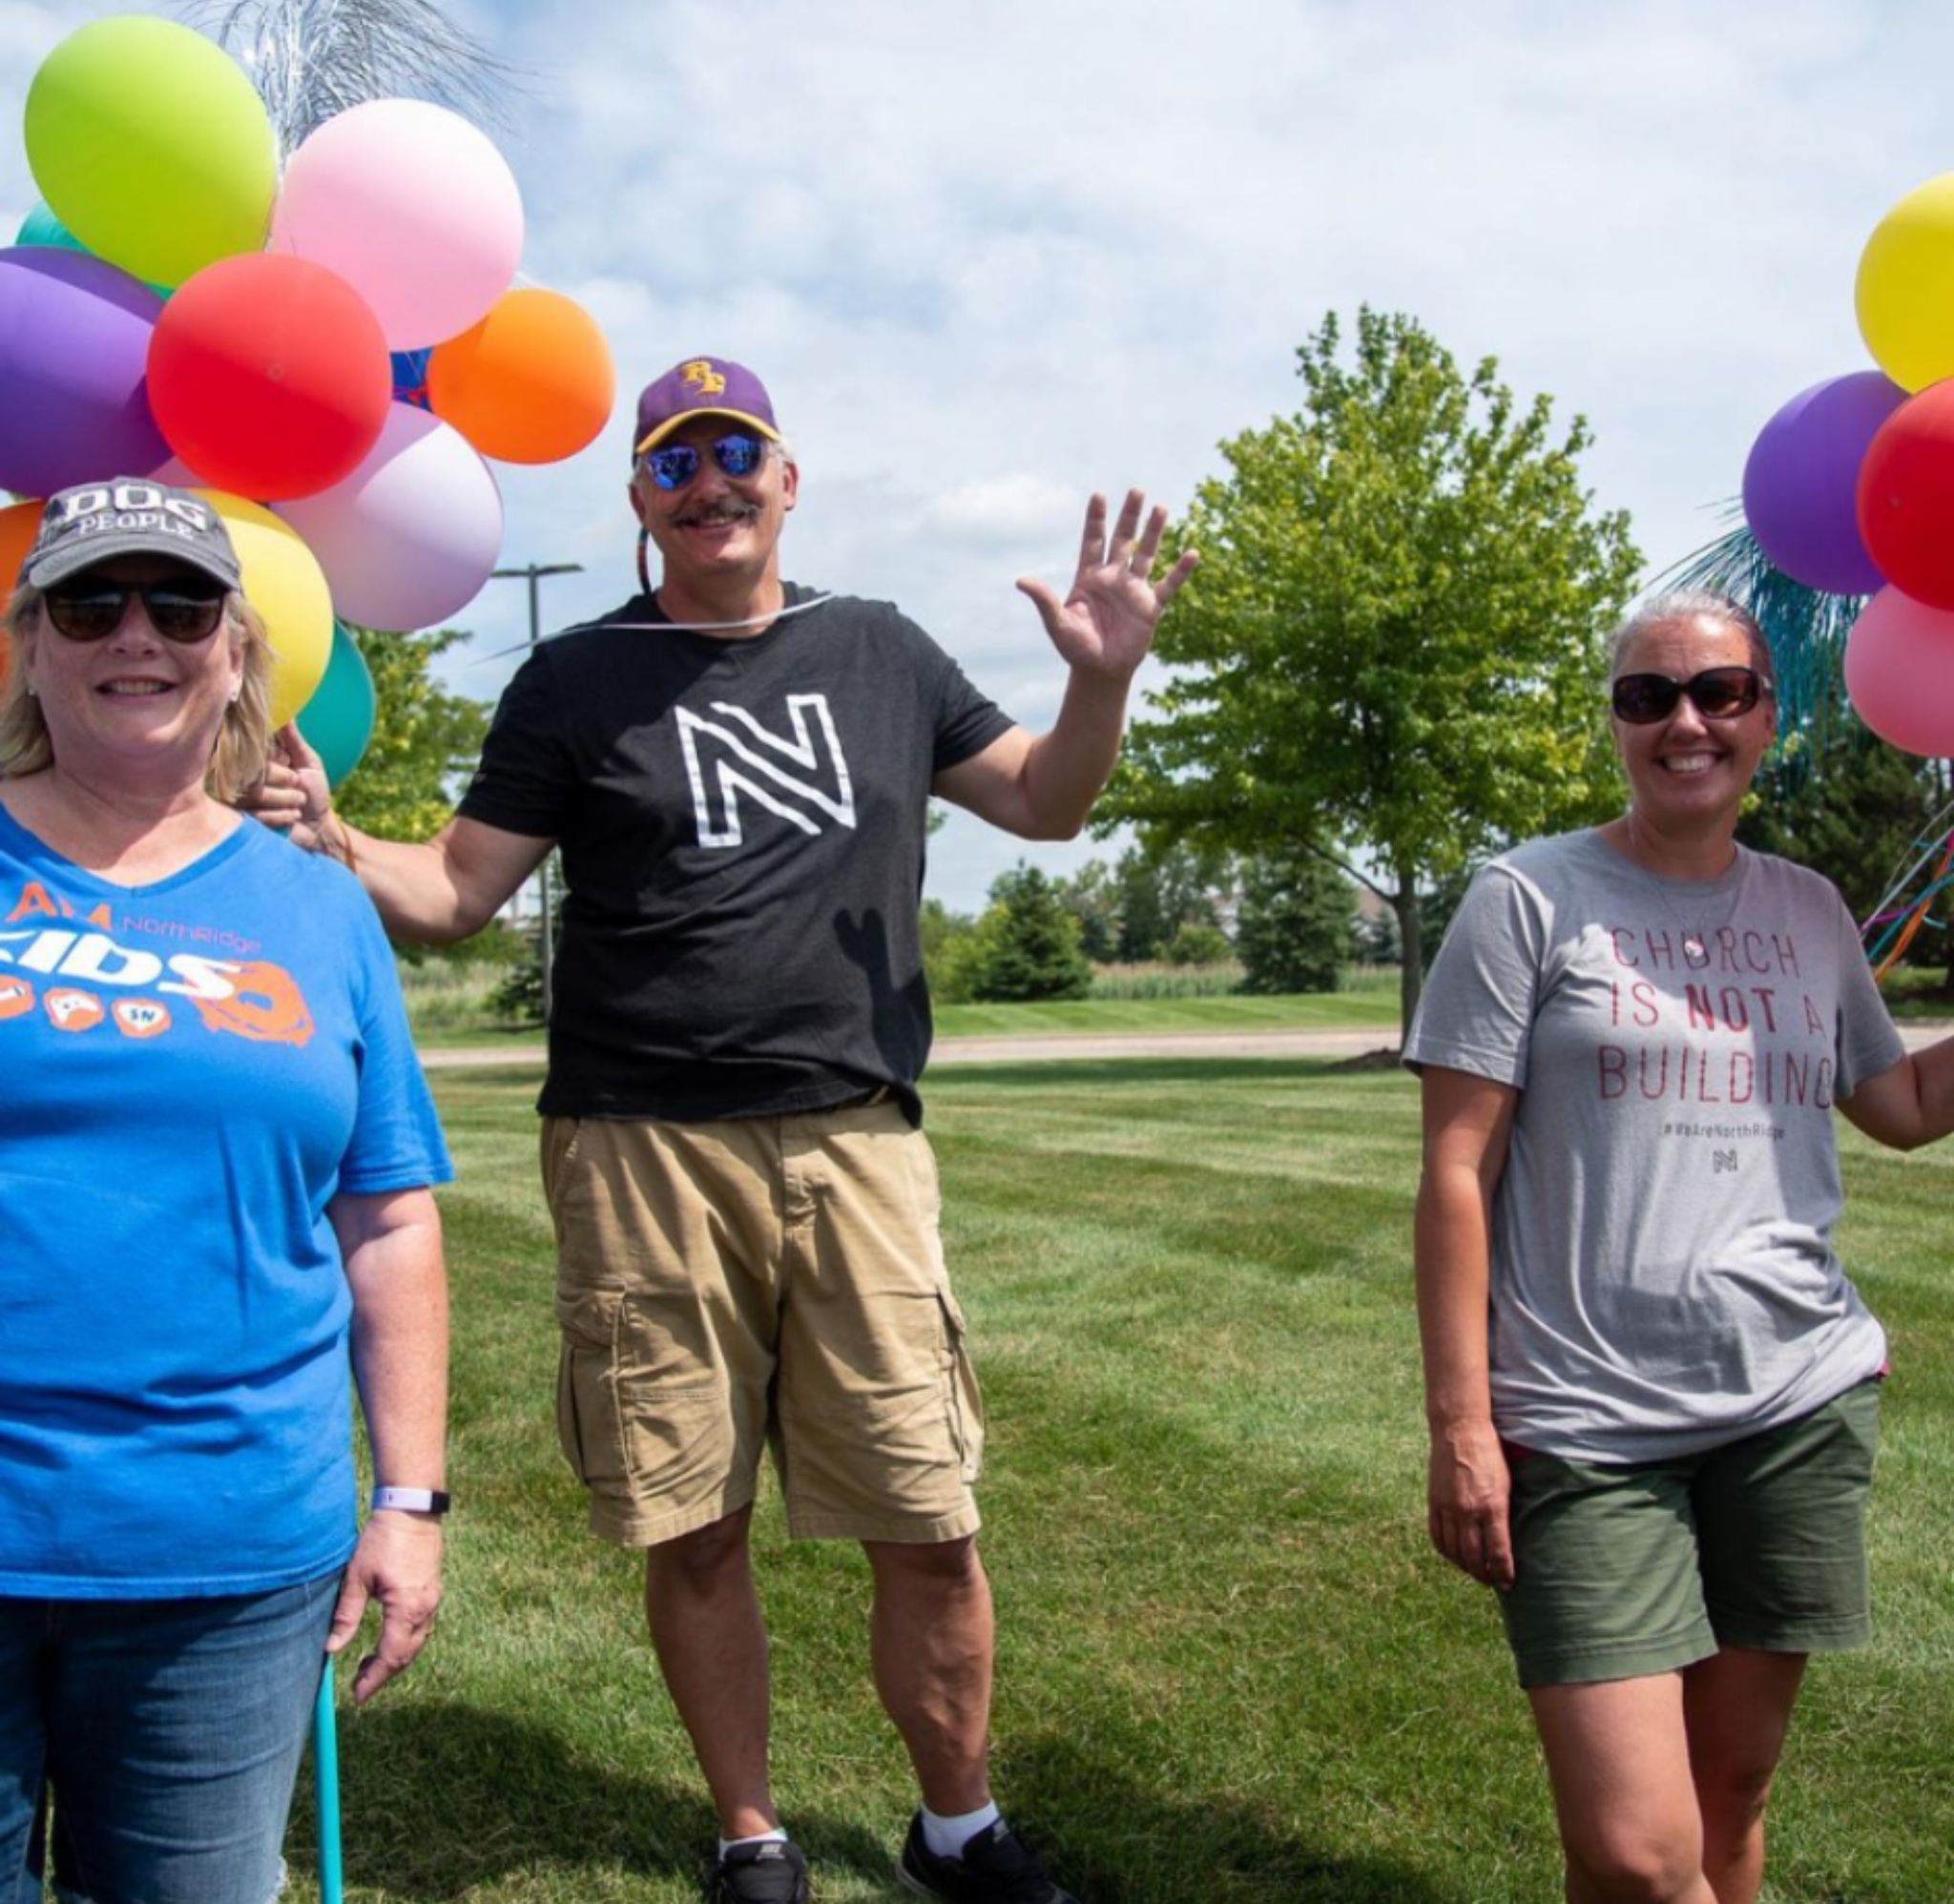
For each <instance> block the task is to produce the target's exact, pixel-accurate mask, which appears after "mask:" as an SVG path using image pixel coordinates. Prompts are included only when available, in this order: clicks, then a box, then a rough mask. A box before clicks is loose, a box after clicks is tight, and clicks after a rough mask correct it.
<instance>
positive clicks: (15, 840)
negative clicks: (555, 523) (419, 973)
mask: <svg viewBox="0 0 1954 1904" xmlns="http://www.w3.org/2000/svg"><path fill="white" fill-rule="evenodd" d="M240 587H241V581H240V573H239V564H238V559H237V555H236V552H235V550H234V549H233V548H232V545H231V541H230V538H229V536H228V534H227V533H226V531H225V528H224V526H223V523H222V521H221V520H220V518H219V517H218V514H217V512H216V511H215V510H214V509H213V508H212V507H211V506H210V504H209V503H208V502H206V501H204V500H203V499H202V498H201V497H199V496H198V495H197V494H195V493H192V492H190V491H186V490H181V489H176V488H171V487H169V486H164V485H162V484H158V483H154V482H149V481H146V480H142V479H135V478H118V479H115V480H114V481H110V482H104V483H99V484H91V485H84V486H78V487H75V488H72V489H68V490H64V491H63V492H61V493H60V494H58V495H56V496H54V497H53V498H52V499H51V500H50V502H49V503H48V505H47V507H46V511H45V513H44V515H43V518H42V523H41V528H40V531H39V535H38V537H37V539H36V541H35V543H34V546H33V548H32V549H31V552H30V553H29V555H28V558H27V561H26V563H25V564H24V566H23V568H22V569H21V573H20V581H19V585H18V587H17V588H16V589H15V590H14V593H13V598H12V602H11V605H10V609H9V611H8V615H7V628H8V631H9V632H10V636H11V653H10V657H8V658H9V664H10V665H9V666H8V669H7V676H6V681H5V685H4V689H0V775H4V776H5V777H4V778H0V1074H4V1075H5V1077H6V1079H7V1089H6V1090H5V1092H4V1093H0V1894H5V1895H8V1896H11V1895H13V1894H15V1892H16V1891H18V1890H20V1889H22V1887H23V1886H24V1884H25V1882H26V1877H25V1873H27V1872H28V1871H29V1870H30V1869H31V1868H33V1867H36V1866H37V1865H38V1863H39V1861H40V1860H39V1852H38V1851H37V1850H36V1839H37V1835H38V1834H37V1832H36V1813H37V1811H40V1810H41V1808H42V1806H43V1803H44V1800H45V1797H46V1794H47V1792H48V1791H49V1790H52V1794H53V1800H54V1820H55V1829H54V1838H55V1846H56V1857H55V1864H56V1867H57V1870H56V1873H55V1875H56V1876H57V1878H58V1881H59V1882H60V1884H61V1885H62V1887H63V1889H64V1890H65V1891H66V1892H69V1893H72V1894H77V1895H86V1896H88V1897H90V1898H91V1899H93V1900H94V1904H263V1900H264V1899H265V1898H267V1897H269V1896H271V1895H273V1894H275V1892H276V1890H277V1888H278V1885H279V1881H280V1869H281V1868H280V1856H279V1852H280V1845H281V1839H282V1836H283V1832H284V1824H285V1816H286V1812H287V1810H288V1808H289V1805H290V1800H291V1791H292V1783H293V1778H294V1776H295V1773H296V1771H297V1767H298V1761H299V1758H300V1756H301V1750H302V1748H303V1742H304V1736H305V1728H306V1719H307V1715H308V1713H309V1711H310V1709H311V1707H312V1703H313V1699H314V1696H315V1694H316V1693H317V1690H318V1687H319V1681H320V1673H321V1670H322V1661H323V1656H324V1655H325V1654H327V1653H332V1652H337V1651H339V1650H341V1649H342V1648H343V1647H344V1646H346V1645H348V1644H350V1643H351V1641H352V1640H353V1638H354V1637H355V1634H356V1633H357V1631H358V1629H359V1627H360V1625H361V1623H362V1619H363V1616H364V1611H365V1609H366V1606H367V1603H368V1602H369V1601H375V1602H377V1603H378V1604H379V1610H380V1614H381V1630H380V1636H379V1640H378V1644H377V1645H376V1646H375V1648H374V1650H373V1651H372V1652H371V1653H370V1654H368V1655H367V1656H366V1657H365V1658H364V1660H362V1662H361V1664H360V1666H359V1668H358V1670H357V1672H356V1674H355V1677H354V1682H353V1696H354V1697H355V1699H356V1700H360V1701H364V1700H365V1699H367V1698H369V1697H371V1695H372V1694H373V1693H374V1692H375V1691H376V1690H378V1688H379V1687H381V1686H382V1685H383V1684H385V1681H386V1680H387V1679H389V1678H390V1677H391V1676H392V1675H393V1674H394V1673H396V1672H399V1671H400V1670H401V1669H402V1668H403V1667H405V1666H406V1665H407V1664H408V1663H409V1662H410V1661H411V1660H412V1659H413V1657H414V1655H415V1654H416V1653H417V1652H418V1651H419V1649H420V1647H421V1645H422V1642H423V1641H424V1640H425V1638H426V1634H427V1631H428V1627H429V1625H430V1623H431V1621H432V1618H433V1614H434V1607H435V1604H436V1602H437V1600H438V1599H439V1597H440V1579H441V1523H440V1519H439V1517H440V1514H441V1513H442V1511H443V1510H444V1509H445V1508H446V1506H447V1496H446V1495H445V1494H444V1493H443V1492H442V1491H441V1490H442V1486H443V1445H444V1417H445V1413H446V1384H447V1297H446V1291H445V1285H444V1276H443V1268H442V1256H441V1231H440V1223H439V1218H438V1216H437V1213H436V1211H435V1206H434V1201H433V1197H432V1195H431V1193H430V1190H429V1186H430V1185H432V1184H435V1183H438V1182H441V1181H444V1180H446V1178H447V1175H448V1174H449V1170H448V1165H447V1153H446V1150H445V1149H444V1147H443V1144H442V1140H441V1134H440V1130H439V1128H438V1126H437V1124H436V1123H435V1120H434V1115H433V1110H432V1107H431V1105H430V1104H429V1101H428V1098H427V1094H426V1087H425V1085H424V1084H423V1082H422V1080H421V1076H420V1072H419V1069H418V1066H416V1064H415V1061H414V1055H413V1050H412V1046H411V1044H410V1043H409V1040H408V1037H407V1033H406V1026H405V1015H404V1012H403V1010H402V1006H401V1002H400V995H399V990H398V987H397V984H396V983H395V980H394V975H393V966H392V962H391V958H390V955H389V953H388V950H387V947H386V943H385V938H384V937H383V935H382V933H381V931H380V928H379V925H378V923H377V921H376V920H375V918H374V916H373V913H372V909H371V907H370V906H369V905H368V904H367V903H366V901H365V900H364V897H363V896H362V894H361V893H360V890H359V888H358V886H357V884H356V883H355V882H354V881H353V880H351V879H350V878H349V877H348V876H347V875H346V874H345V872H344V871H343V869H342V868H339V867H336V866H334V865H332V864H331V863H330V862H328V861H325V860H322V859H316V858H314V857H313V856H311V855H308V854H304V853H300V852H296V851H294V850H292V849H291V848H290V847H289V846H288V845H287V844H286V843H285V842H284V841H283V840H281V839H280V838H278V837H276V836H275V835H273V834H271V833H269V832H268V831H266V829H264V828H262V827H260V826H258V825H255V824H253V823H251V822H250V821H248V820H244V819H241V818H240V817H239V816H238V814H236V813H235V812H234V811H233V810H232V809H231V807H230V806H229V805H227V804H226V803H225V802H227V801H228V800H229V799H231V798H232V797H235V796H236V795H237V794H238V793H239V792H240V791H242V789H244V788H245V787H246V786H248V785H249V784H250V783H251V782H252V781H253V780H254V779H255V778H256V777H257V776H258V775H259V774H260V772H261V770H262V766H263V761H264V758H265V754H266V749H267V745H268V736H269V732H270V700H271V693H270V683H271V673H272V668H273V665H274V663H273V656H272V654H271V651H270V650H269V648H268V647H267V646H266V643H265V638H264V631H263V627H262V624H261V623H260V620H259V618H258V616H257V615H256V613H255V612H254V611H252V610H251V609H250V608H249V606H248V605H247V604H246V602H245V600H244V597H243V595H242V594H241V592H240ZM349 1348H350V1358H349V1356H348V1350H349ZM349 1359H350V1367H351V1372H352V1375H353V1376H355V1377H356V1378H357V1380H358V1384H359V1391H360V1398H361V1402H362V1405H363V1407H364V1416H365V1421H366V1428H367V1434H368V1438H369V1440H370V1443H371V1447H372V1454H373V1465H374V1473H375V1477H376V1480H378V1482H379V1483H380V1486H379V1488H378V1489H377V1490H376V1495H375V1499H374V1502H373V1510H374V1511H372V1512H371V1513H370V1514H369V1516H368V1518H367V1520H366V1521H365V1525H364V1528H363V1529H359V1530H358V1533H357V1540H356V1538H355V1536H356V1517H355V1512H354V1508H355V1502H354V1498H353V1497H354V1466H353V1458H352V1450H351V1448H350V1446H349V1444H348V1436H347V1433H346V1417H347V1410H348V1407H349V1405H350V1397H349V1395H348V1363H349Z"/></svg>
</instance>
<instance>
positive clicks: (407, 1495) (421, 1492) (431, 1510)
mask: <svg viewBox="0 0 1954 1904" xmlns="http://www.w3.org/2000/svg"><path fill="white" fill-rule="evenodd" d="M451 1505H453V1502H452V1501H451V1500H449V1498H448V1497H447V1495H446V1494H443V1493H442V1492H441V1491H440V1490H439V1489H437V1488H428V1487H376V1488H375V1489H374V1490H373V1511H374V1513H376V1514H378V1513H379V1512H380V1511H381V1510H382V1509H383V1508H387V1507H397V1508H399V1509H401V1510H402V1512H404V1513H407V1514H446V1513H447V1510H448V1508H449V1507H450V1506H451Z"/></svg>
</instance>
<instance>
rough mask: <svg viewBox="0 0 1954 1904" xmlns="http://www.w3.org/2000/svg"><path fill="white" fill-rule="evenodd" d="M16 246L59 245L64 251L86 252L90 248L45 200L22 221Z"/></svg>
mask: <svg viewBox="0 0 1954 1904" xmlns="http://www.w3.org/2000/svg"><path fill="white" fill-rule="evenodd" d="M13 241H14V243H15V244H49V245H58V246H59V247H60V248H61V249H62V250H63V251H86V250H87V249H88V246H87V245H85V244H83V243H82V241H81V240H80V239H79V238H76V237H75V236H74V234H73V232H72V231H70V230H69V229H68V227H67V226H66V225H64V224H63V223H62V222H61V220H60V219H59V218H57V217H55V216H54V215H53V213H52V212H51V211H49V209H48V201H47V200H46V199H45V198H42V199H39V200H37V201H36V203H35V205H34V208H33V210H32V211H31V212H30V213H29V214H28V215H27V217H24V218H23V219H21V221H20V232H19V234H18V236H17V237H16V238H14V240H13Z"/></svg>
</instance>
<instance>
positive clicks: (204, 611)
mask: <svg viewBox="0 0 1954 1904" xmlns="http://www.w3.org/2000/svg"><path fill="white" fill-rule="evenodd" d="M136 596H140V597H141V599H142V611H143V613H144V614H146V615H148V617H149V625H150V627H152V628H153V629H155V630H156V632H157V633H158V634H159V635H161V636H162V638H163V639H164V640H165V641H178V642H182V643H184V644H186V645H187V644H189V643H191V642H195V641H208V640H209V639H210V638H211V636H212V635H214V634H215V633H216V632H217V631H218V623H219V622H221V621H222V620H223V618H224V597H223V592H222V590H219V591H218V593H216V594H210V593H208V592H203V593H198V592H194V591H193V590H191V589H190V588H188V587H186V586H185V585H184V584H183V583H181V582H149V583H135V582H90V583H87V584H85V585H84V586H82V587H80V588H77V589H50V590H48V592H47V594H46V595H45V596H44V597H43V598H42V599H43V600H44V601H45V602H46V603H47V608H48V619H49V620H50V621H51V622H52V623H53V625H54V631H55V632H56V633H57V634H63V635H66V636H67V637H68V639H69V640H70V641H106V640H107V639H108V638H109V636H110V635H112V634H114V632H115V631H116V630H117V629H118V628H120V627H121V626H122V617H123V616H124V615H126V614H127V613H128V612H129V604H130V601H131V599H132V598H134V597H136Z"/></svg>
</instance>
